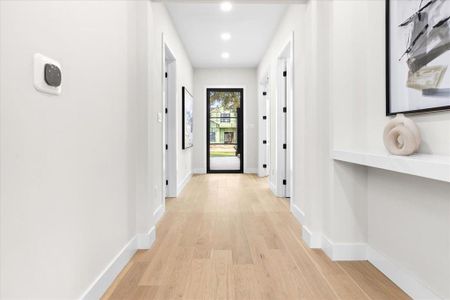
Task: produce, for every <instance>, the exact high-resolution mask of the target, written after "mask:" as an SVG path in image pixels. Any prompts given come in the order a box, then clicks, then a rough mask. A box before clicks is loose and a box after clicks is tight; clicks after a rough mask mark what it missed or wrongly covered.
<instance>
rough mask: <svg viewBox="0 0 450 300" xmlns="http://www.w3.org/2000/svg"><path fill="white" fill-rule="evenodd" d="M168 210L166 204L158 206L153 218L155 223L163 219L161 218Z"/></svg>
mask: <svg viewBox="0 0 450 300" xmlns="http://www.w3.org/2000/svg"><path fill="white" fill-rule="evenodd" d="M165 212H166V209H165V207H164V205H160V206H158V208H157V209H155V211H154V212H153V218H154V220H155V224H158V222H159V221H160V220H161V218H162V217H163V216H164V213H165Z"/></svg>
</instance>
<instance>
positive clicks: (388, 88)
mask: <svg viewBox="0 0 450 300" xmlns="http://www.w3.org/2000/svg"><path fill="white" fill-rule="evenodd" d="M392 1H393V0H386V1H385V6H386V7H385V18H386V22H385V23H386V28H385V32H386V116H394V115H397V114H419V113H431V112H440V111H448V110H450V105H445V106H438V107H432V108H424V109H416V110H408V111H398V112H392V111H391V63H390V61H391V30H390V25H391V9H390V8H391V2H392ZM449 67H450V66H449Z"/></svg>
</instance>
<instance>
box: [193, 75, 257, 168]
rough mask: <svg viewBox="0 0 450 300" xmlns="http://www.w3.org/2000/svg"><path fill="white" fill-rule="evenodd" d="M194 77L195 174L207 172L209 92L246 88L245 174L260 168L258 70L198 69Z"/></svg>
mask: <svg viewBox="0 0 450 300" xmlns="http://www.w3.org/2000/svg"><path fill="white" fill-rule="evenodd" d="M194 74H195V77H194V82H195V89H194V99H195V100H194V101H195V105H194V120H195V121H194V122H195V125H194V147H195V152H194V170H195V172H196V173H205V172H206V88H214V87H239V88H244V172H245V173H256V172H257V164H258V161H257V160H258V105H257V101H258V97H257V91H258V85H257V81H256V70H255V69H196V70H195V72H194Z"/></svg>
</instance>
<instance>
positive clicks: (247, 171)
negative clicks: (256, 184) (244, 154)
mask: <svg viewBox="0 0 450 300" xmlns="http://www.w3.org/2000/svg"><path fill="white" fill-rule="evenodd" d="M244 163H245V161H244ZM244 173H245V174H257V173H258V169H257V168H245V170H244Z"/></svg>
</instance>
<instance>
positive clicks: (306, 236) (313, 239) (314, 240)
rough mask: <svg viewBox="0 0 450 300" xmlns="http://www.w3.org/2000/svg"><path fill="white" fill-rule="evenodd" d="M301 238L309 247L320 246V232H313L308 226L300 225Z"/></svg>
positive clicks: (317, 247)
mask: <svg viewBox="0 0 450 300" xmlns="http://www.w3.org/2000/svg"><path fill="white" fill-rule="evenodd" d="M302 238H303V240H304V241H305V243H306V244H307V245H308V247H309V248H312V249H320V248H322V235H321V234H320V233H313V232H312V231H311V230H309V229H308V227H306V226H303V227H302Z"/></svg>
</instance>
